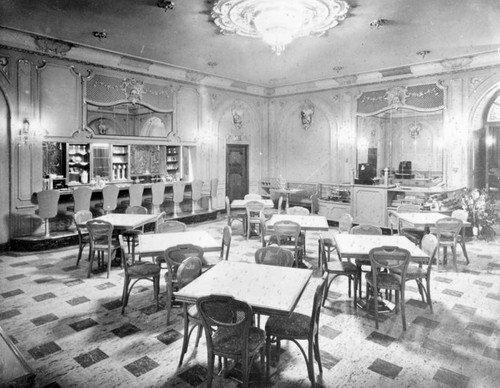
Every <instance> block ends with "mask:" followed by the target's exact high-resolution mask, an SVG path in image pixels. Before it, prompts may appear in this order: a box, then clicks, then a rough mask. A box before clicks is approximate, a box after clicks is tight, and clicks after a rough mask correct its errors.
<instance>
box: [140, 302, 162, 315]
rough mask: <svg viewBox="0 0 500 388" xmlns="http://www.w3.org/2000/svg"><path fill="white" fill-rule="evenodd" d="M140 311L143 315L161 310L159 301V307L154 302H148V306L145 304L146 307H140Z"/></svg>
mask: <svg viewBox="0 0 500 388" xmlns="http://www.w3.org/2000/svg"><path fill="white" fill-rule="evenodd" d="M140 311H141V313H143V314H145V315H153V314H156V313H158V312H162V311H163V310H162V308H161V303H160V307H156V303H154V304H150V305H149V306H146V307H143V308H141V309H140Z"/></svg>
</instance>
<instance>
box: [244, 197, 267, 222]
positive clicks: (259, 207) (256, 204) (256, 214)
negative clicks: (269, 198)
mask: <svg viewBox="0 0 500 388" xmlns="http://www.w3.org/2000/svg"><path fill="white" fill-rule="evenodd" d="M246 209H247V217H248V220H255V219H259V220H260V217H261V215H262V213H263V211H264V203H263V202H260V201H249V202H247V205H246Z"/></svg>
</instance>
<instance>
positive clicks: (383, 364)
mask: <svg viewBox="0 0 500 388" xmlns="http://www.w3.org/2000/svg"><path fill="white" fill-rule="evenodd" d="M368 369H369V370H371V371H373V372H375V373H378V374H379V375H382V376H385V377H388V378H390V379H393V380H394V379H395V378H396V377H397V375H398V374H399V372H401V371H402V370H403V368H402V367H400V366H398V365H396V364H393V363H391V362H387V361H384V360H382V359H380V358H377V359H376V360H375V361H373V363H372V364H371V365H370V366H369V367H368Z"/></svg>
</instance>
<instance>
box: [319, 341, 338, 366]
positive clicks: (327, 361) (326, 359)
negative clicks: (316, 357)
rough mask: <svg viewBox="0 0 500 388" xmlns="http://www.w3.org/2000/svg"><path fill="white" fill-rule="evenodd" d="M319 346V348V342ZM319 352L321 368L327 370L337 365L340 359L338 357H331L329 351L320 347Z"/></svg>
mask: <svg viewBox="0 0 500 388" xmlns="http://www.w3.org/2000/svg"><path fill="white" fill-rule="evenodd" d="M320 348H321V344H320ZM319 352H320V356H321V365H322V366H323V368H326V369H328V370H329V369H332V368H333V367H334V366H335V365H337V364H338V363H339V361H341V360H340V359H339V358H336V357H333V356H332V355H331V354H330V353H328V352H325V351H323V350H321V349H320V351H319Z"/></svg>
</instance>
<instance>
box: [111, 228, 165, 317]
mask: <svg viewBox="0 0 500 388" xmlns="http://www.w3.org/2000/svg"><path fill="white" fill-rule="evenodd" d="M118 240H119V242H120V248H121V251H122V252H121V255H122V267H123V270H124V273H125V276H124V278H123V293H122V314H123V313H124V312H125V307H127V304H128V299H129V296H130V293H131V291H132V288H134V286H135V284H136V283H137V282H138V281H139V280H149V281H151V282H153V292H154V297H155V301H156V309H157V310H158V309H159V298H158V295H159V293H160V267H158V266H157V265H156V264H154V263H147V262H140V261H136V260H135V252H134V248H135V245H134V243H133V242H132V244H130V243H127V242H126V241H125V239H124V237H123V236H122V235H119V236H118Z"/></svg>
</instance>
